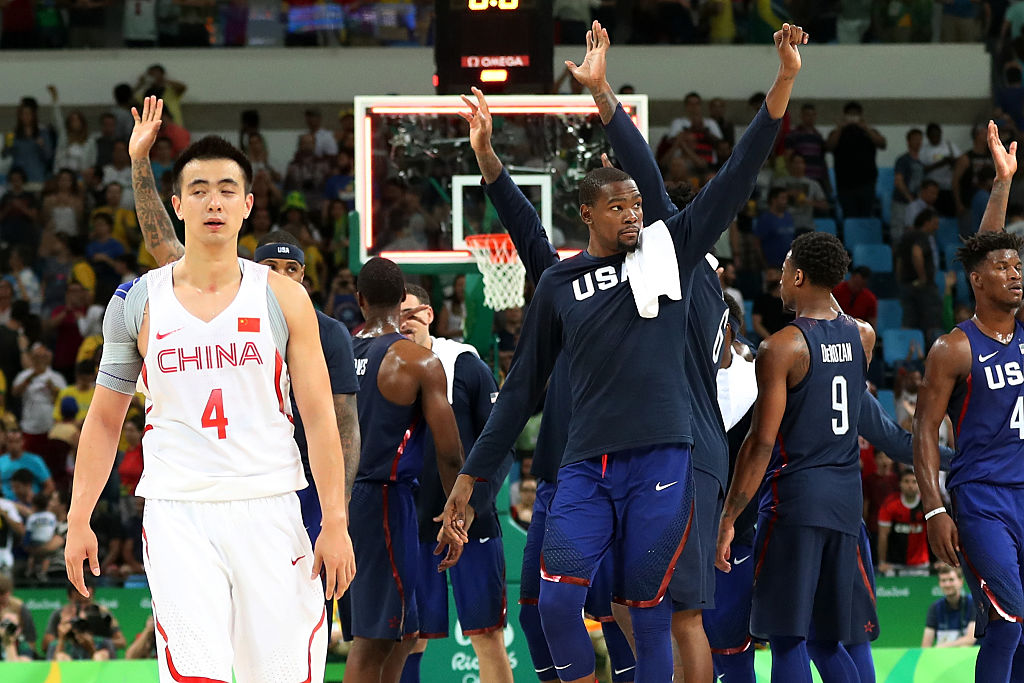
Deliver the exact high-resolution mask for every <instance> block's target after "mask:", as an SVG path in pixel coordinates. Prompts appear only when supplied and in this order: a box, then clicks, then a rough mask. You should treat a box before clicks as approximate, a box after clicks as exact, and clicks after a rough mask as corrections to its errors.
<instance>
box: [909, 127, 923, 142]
mask: <svg viewBox="0 0 1024 683" xmlns="http://www.w3.org/2000/svg"><path fill="white" fill-rule="evenodd" d="M915 134H916V135H920V136H922V137H923V136H924V133H922V132H921V129H920V128H911V129H910V130H908V131H907V140H908V141H909V140H910V136H912V135H915Z"/></svg>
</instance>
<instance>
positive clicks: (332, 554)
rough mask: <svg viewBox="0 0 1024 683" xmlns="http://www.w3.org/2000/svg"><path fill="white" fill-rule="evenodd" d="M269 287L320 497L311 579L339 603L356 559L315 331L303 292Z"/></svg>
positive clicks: (275, 278) (273, 281)
mask: <svg viewBox="0 0 1024 683" xmlns="http://www.w3.org/2000/svg"><path fill="white" fill-rule="evenodd" d="M268 277H269V279H268V283H269V285H270V288H271V289H272V290H273V292H274V295H275V296H276V297H277V300H278V302H279V303H280V305H281V310H282V312H283V313H284V317H285V322H286V323H287V324H288V350H287V358H286V360H287V361H288V367H289V372H290V374H291V380H292V388H293V390H294V392H295V402H296V403H297V404H298V408H299V412H300V413H301V414H302V415H303V422H304V424H305V425H306V440H307V442H308V443H309V464H310V468H311V469H312V471H313V479H314V481H315V483H316V488H317V491H318V492H319V495H320V509H321V511H322V519H323V521H322V522H321V530H320V536H319V537H318V538H317V541H316V546H315V547H314V549H313V552H314V557H313V575H314V576H317V575H319V573H320V569H321V567H322V568H324V569H325V570H326V573H327V587H326V591H325V593H324V594H325V596H326V597H327V598H328V599H331V598H340V597H341V595H342V594H343V593H344V592H345V590H346V589H347V588H348V585H349V583H351V582H352V577H353V576H355V572H356V566H355V556H354V555H353V552H352V541H351V539H350V538H349V535H348V513H347V510H346V506H345V492H346V488H345V460H344V454H343V453H342V450H341V438H340V436H339V435H338V424H337V415H336V413H335V411H334V405H333V403H332V402H331V401H330V400H328V399H327V397H328V396H331V382H330V378H329V376H328V374H327V363H326V362H325V361H324V352H323V348H322V347H321V345H320V332H319V325H318V324H317V319H316V313H315V312H314V311H313V304H312V303H310V301H309V296H308V295H307V294H306V290H305V289H304V288H303V287H302V285H300V284H299V283H297V282H295V281H294V280H292V279H290V278H287V277H284V276H282V275H278V274H277V273H274V272H271V273H269V274H268Z"/></svg>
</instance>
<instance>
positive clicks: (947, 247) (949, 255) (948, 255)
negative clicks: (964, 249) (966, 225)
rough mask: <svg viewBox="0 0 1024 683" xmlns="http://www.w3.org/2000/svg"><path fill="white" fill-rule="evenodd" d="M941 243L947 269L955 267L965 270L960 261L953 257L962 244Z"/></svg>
mask: <svg viewBox="0 0 1024 683" xmlns="http://www.w3.org/2000/svg"><path fill="white" fill-rule="evenodd" d="M940 244H941V247H940V248H941V249H942V257H943V260H944V262H945V264H946V270H953V268H959V269H961V270H963V268H962V267H961V266H960V264H959V263H956V262H955V261H954V260H953V259H954V257H955V256H956V250H957V249H959V248H960V244H959V243H957V244H948V243H947V244H942V243H941V242H940Z"/></svg>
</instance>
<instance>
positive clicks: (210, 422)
mask: <svg viewBox="0 0 1024 683" xmlns="http://www.w3.org/2000/svg"><path fill="white" fill-rule="evenodd" d="M200 424H201V425H202V426H203V428H204V429H206V428H210V427H216V428H217V438H218V439H226V438H228V435H227V426H228V418H227V417H225V415H224V395H223V393H222V392H221V390H220V389H214V390H213V391H211V392H210V398H209V400H207V401H206V407H205V408H204V409H203V419H202V422H200Z"/></svg>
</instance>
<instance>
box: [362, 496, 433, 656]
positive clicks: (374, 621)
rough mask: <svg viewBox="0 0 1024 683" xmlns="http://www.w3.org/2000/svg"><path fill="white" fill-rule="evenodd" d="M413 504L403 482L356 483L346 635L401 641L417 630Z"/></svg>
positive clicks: (416, 536)
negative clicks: (353, 569)
mask: <svg viewBox="0 0 1024 683" xmlns="http://www.w3.org/2000/svg"><path fill="white" fill-rule="evenodd" d="M417 524H418V521H417V518H416V500H415V498H414V497H413V493H412V491H411V490H410V489H409V487H408V486H405V485H404V484H396V483H389V484H381V483H375V482H374V483H370V482H356V484H355V485H354V486H353V487H352V501H351V503H350V505H349V527H348V528H349V534H350V535H351V536H352V548H353V550H354V551H355V556H356V576H355V579H353V581H352V585H351V586H349V589H348V596H349V604H348V605H346V608H348V609H349V610H350V614H349V615H347V616H348V617H349V618H350V619H351V629H350V630H348V631H346V633H345V635H346V636H349V635H351V636H355V637H357V638H377V639H381V640H402V639H403V638H405V637H411V636H414V635H415V634H416V632H417V631H419V618H418V615H417V610H416V600H415V596H416V588H417V579H418V576H419V552H420V543H419V529H418V526H417Z"/></svg>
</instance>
